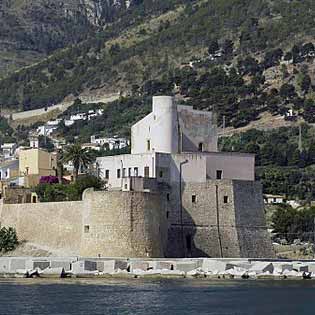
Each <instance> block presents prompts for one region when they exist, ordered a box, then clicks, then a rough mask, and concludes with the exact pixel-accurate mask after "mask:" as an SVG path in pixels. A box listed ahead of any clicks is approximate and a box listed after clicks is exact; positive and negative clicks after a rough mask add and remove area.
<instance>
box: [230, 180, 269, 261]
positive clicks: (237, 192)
mask: <svg viewBox="0 0 315 315" xmlns="http://www.w3.org/2000/svg"><path fill="white" fill-rule="evenodd" d="M233 184H234V185H233V191H234V199H235V222H236V226H237V234H238V239H239V244H240V251H241V256H242V257H256V258H265V257H274V255H275V253H274V251H273V249H272V244H271V240H270V236H269V233H268V231H267V228H266V220H265V212H264V201H263V195H262V193H261V192H262V187H261V184H260V183H258V182H256V183H252V182H243V181H234V183H233Z"/></svg>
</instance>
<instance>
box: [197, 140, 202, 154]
mask: <svg viewBox="0 0 315 315" xmlns="http://www.w3.org/2000/svg"><path fill="white" fill-rule="evenodd" d="M198 151H199V152H202V151H203V143H202V142H200V143H199V145H198Z"/></svg>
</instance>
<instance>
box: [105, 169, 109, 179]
mask: <svg viewBox="0 0 315 315" xmlns="http://www.w3.org/2000/svg"><path fill="white" fill-rule="evenodd" d="M105 179H109V170H106V171H105Z"/></svg>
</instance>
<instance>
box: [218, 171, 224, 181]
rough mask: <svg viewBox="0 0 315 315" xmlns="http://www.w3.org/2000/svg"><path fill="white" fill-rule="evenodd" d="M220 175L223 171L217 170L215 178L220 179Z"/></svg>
mask: <svg viewBox="0 0 315 315" xmlns="http://www.w3.org/2000/svg"><path fill="white" fill-rule="evenodd" d="M222 176H223V171H222V170H217V179H222Z"/></svg>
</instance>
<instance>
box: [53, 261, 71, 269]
mask: <svg viewBox="0 0 315 315" xmlns="http://www.w3.org/2000/svg"><path fill="white" fill-rule="evenodd" d="M50 267H51V268H64V270H65V271H70V270H71V261H69V260H68V261H67V260H51V261H50Z"/></svg>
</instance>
